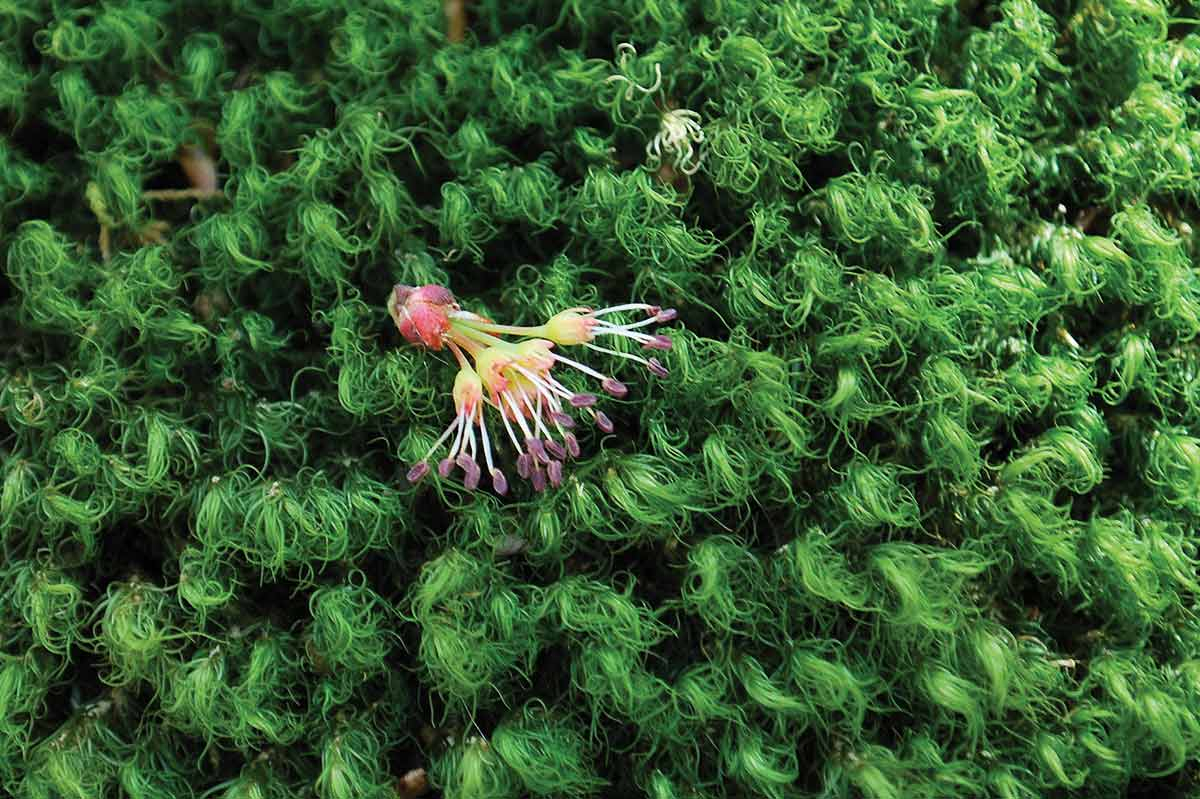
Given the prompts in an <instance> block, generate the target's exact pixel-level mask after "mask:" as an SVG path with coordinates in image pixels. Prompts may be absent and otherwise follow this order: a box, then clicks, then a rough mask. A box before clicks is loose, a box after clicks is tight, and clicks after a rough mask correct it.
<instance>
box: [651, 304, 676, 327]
mask: <svg viewBox="0 0 1200 799" xmlns="http://www.w3.org/2000/svg"><path fill="white" fill-rule="evenodd" d="M678 316H679V311H677V310H675V309H674V308H664V309H662V310H661V311H658V312H657V313H655V314H654V321H655V322H658V323H659V324H660V325H661V324H665V323H667V322H673V321H675V319H676V318H678Z"/></svg>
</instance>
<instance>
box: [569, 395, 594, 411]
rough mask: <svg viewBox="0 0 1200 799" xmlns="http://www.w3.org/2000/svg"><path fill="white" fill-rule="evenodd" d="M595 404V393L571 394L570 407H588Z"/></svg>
mask: <svg viewBox="0 0 1200 799" xmlns="http://www.w3.org/2000/svg"><path fill="white" fill-rule="evenodd" d="M595 404H596V395H595V394H572V395H571V407H573V408H590V407H591V406H593V405H595Z"/></svg>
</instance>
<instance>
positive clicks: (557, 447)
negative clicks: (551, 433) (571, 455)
mask: <svg viewBox="0 0 1200 799" xmlns="http://www.w3.org/2000/svg"><path fill="white" fill-rule="evenodd" d="M542 444H543V445H545V447H546V451H547V452H549V453H550V457H552V458H555V459H556V460H560V461H561V460H566V457H567V451H566V450H565V449H563V445H562V444H560V443H558V442H557V441H555V440H554V439H553V438H547V439H546V440H545V441H543V442H542Z"/></svg>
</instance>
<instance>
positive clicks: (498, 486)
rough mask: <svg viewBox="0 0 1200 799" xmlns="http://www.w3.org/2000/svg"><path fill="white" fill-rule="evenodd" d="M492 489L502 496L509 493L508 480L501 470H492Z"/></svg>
mask: <svg viewBox="0 0 1200 799" xmlns="http://www.w3.org/2000/svg"><path fill="white" fill-rule="evenodd" d="M492 489H493V490H494V491H495V492H496V493H497V494H499V495H500V496H504V495H505V494H507V493H508V478H506V477H505V476H504V472H502V471H500V470H499V469H492Z"/></svg>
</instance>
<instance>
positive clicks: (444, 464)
mask: <svg viewBox="0 0 1200 799" xmlns="http://www.w3.org/2000/svg"><path fill="white" fill-rule="evenodd" d="M452 471H454V459H453V458H442V459H441V460H440V461H438V474H440V475H441V476H442V477H449V476H450V472H452Z"/></svg>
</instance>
